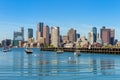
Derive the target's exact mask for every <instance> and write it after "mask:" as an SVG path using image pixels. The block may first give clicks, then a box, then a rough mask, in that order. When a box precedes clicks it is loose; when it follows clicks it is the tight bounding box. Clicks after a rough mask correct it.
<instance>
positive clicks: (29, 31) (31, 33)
mask: <svg viewBox="0 0 120 80" xmlns="http://www.w3.org/2000/svg"><path fill="white" fill-rule="evenodd" d="M30 38H33V29H31V28H28V39H30Z"/></svg>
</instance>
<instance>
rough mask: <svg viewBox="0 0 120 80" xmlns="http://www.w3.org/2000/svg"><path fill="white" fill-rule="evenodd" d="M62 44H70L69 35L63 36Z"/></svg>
mask: <svg viewBox="0 0 120 80" xmlns="http://www.w3.org/2000/svg"><path fill="white" fill-rule="evenodd" d="M62 42H63V43H67V42H68V36H67V35H63V36H62Z"/></svg>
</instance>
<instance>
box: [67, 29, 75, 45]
mask: <svg viewBox="0 0 120 80" xmlns="http://www.w3.org/2000/svg"><path fill="white" fill-rule="evenodd" d="M68 40H69V41H70V42H72V43H74V42H76V30H74V29H73V28H71V29H70V30H69V31H68Z"/></svg>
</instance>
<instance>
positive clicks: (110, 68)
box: [100, 59, 115, 75]
mask: <svg viewBox="0 0 120 80" xmlns="http://www.w3.org/2000/svg"><path fill="white" fill-rule="evenodd" d="M100 63H101V73H102V74H103V75H112V74H115V72H114V64H115V62H114V60H112V59H102V60H101V61H100Z"/></svg>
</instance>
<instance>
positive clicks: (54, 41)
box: [51, 26, 60, 47]
mask: <svg viewBox="0 0 120 80" xmlns="http://www.w3.org/2000/svg"><path fill="white" fill-rule="evenodd" d="M51 45H53V46H54V47H59V46H60V33H59V27H56V26H55V27H52V28H51Z"/></svg>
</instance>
